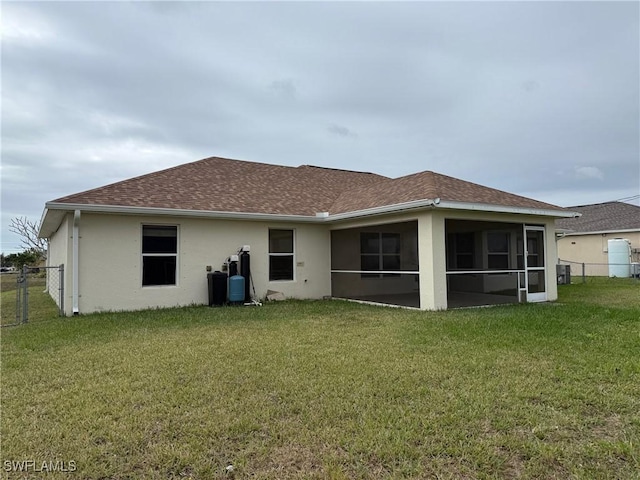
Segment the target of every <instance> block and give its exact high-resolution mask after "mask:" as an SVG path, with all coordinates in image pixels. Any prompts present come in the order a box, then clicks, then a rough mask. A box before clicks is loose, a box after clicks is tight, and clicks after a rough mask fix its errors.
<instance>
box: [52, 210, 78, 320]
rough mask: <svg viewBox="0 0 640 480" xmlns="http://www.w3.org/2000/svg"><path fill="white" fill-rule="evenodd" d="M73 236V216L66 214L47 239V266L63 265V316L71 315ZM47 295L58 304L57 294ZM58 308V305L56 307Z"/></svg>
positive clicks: (55, 292)
mask: <svg viewBox="0 0 640 480" xmlns="http://www.w3.org/2000/svg"><path fill="white" fill-rule="evenodd" d="M72 235H73V215H71V214H67V215H66V216H65V217H64V219H63V220H62V223H61V224H60V227H58V230H56V232H55V233H54V234H53V235H52V236H51V238H50V239H49V250H48V253H47V264H48V266H59V265H64V311H65V315H71V313H72V308H73V306H72V303H71V302H72V298H73V297H72V295H73V292H72V291H71V290H72V288H71V285H72V277H71V272H72V262H73V259H72V255H71V243H72V242H71V236H72ZM49 295H51V297H52V298H53V299H54V300H55V301H56V304H57V303H58V298H59V296H58V292H57V291H51V290H50V291H49ZM58 306H60V305H58Z"/></svg>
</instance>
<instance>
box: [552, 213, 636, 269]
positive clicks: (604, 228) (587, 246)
mask: <svg viewBox="0 0 640 480" xmlns="http://www.w3.org/2000/svg"><path fill="white" fill-rule="evenodd" d="M568 209H569V210H571V211H574V212H578V213H580V214H581V215H582V216H580V217H576V218H561V219H558V220H557V222H556V227H557V228H558V257H559V259H560V260H561V261H562V262H563V263H573V264H574V265H573V267H572V271H573V274H574V275H577V274H579V273H581V268H582V267H581V265H580V266H578V264H582V263H584V264H585V275H588V276H604V277H606V276H607V275H608V274H609V273H608V265H607V264H608V263H609V258H608V254H609V251H608V245H609V240H611V239H613V238H625V239H627V240H629V241H630V242H631V254H632V257H631V261H632V262H640V207H639V206H637V205H632V204H630V203H624V202H605V203H595V204H591V205H579V206H576V207H568Z"/></svg>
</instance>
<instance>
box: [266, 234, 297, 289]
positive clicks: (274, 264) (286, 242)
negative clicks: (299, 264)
mask: <svg viewBox="0 0 640 480" xmlns="http://www.w3.org/2000/svg"><path fill="white" fill-rule="evenodd" d="M294 245H295V241H294V232H293V230H278V229H270V230H269V280H270V281H283V280H293V278H294V265H295V263H294V258H295V251H294Z"/></svg>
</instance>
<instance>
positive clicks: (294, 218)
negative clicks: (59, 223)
mask: <svg viewBox="0 0 640 480" xmlns="http://www.w3.org/2000/svg"><path fill="white" fill-rule="evenodd" d="M46 207H47V208H48V209H49V210H54V209H55V210H67V211H73V210H82V211H83V212H95V213H111V214H120V215H165V216H174V217H197V218H215V219H233V220H257V221H266V220H268V221H278V222H318V221H319V220H320V221H323V220H325V219H324V218H316V217H311V216H308V215H278V214H271V213H245V212H221V211H209V210H186V209H177V208H156V207H123V206H120V205H85V204H71V203H53V202H50V203H47V204H46Z"/></svg>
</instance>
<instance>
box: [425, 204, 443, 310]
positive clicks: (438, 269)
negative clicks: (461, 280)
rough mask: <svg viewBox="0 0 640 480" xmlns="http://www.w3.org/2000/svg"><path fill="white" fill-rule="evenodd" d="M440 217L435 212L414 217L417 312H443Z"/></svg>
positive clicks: (441, 220) (441, 224)
mask: <svg viewBox="0 0 640 480" xmlns="http://www.w3.org/2000/svg"><path fill="white" fill-rule="evenodd" d="M445 243H446V242H445V231H444V216H442V215H440V213H439V212H437V210H431V211H427V212H424V213H422V214H420V216H419V217H418V258H419V262H420V308H421V309H422V310H445V309H446V308H447V275H446V261H445V259H446V251H445V248H446V245H445Z"/></svg>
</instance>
